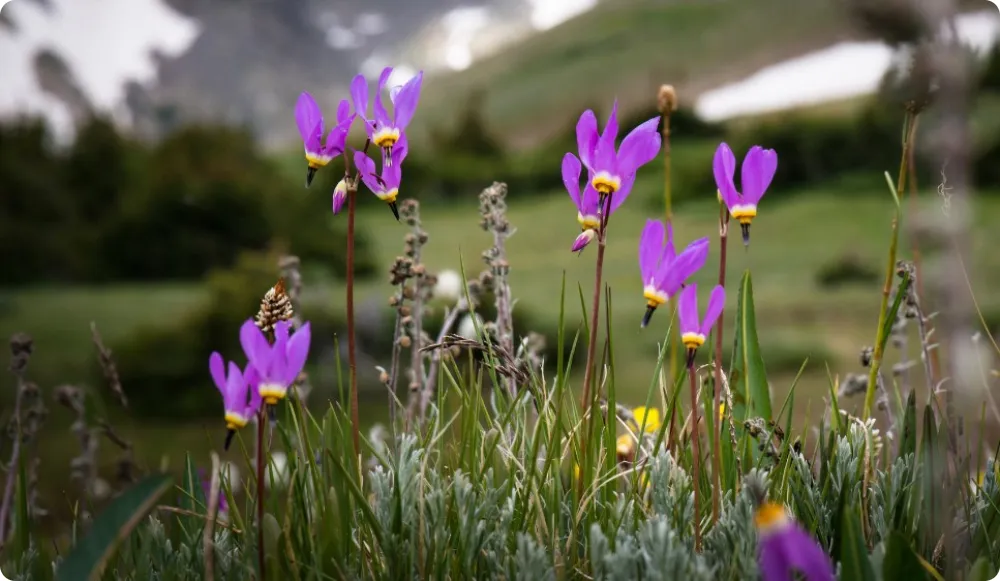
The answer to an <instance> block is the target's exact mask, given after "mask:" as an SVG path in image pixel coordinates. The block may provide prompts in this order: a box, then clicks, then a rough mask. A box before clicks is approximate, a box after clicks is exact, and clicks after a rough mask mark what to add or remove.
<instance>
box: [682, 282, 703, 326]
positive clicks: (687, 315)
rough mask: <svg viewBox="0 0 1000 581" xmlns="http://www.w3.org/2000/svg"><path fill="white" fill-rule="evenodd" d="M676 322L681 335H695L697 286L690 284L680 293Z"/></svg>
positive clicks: (696, 324)
mask: <svg viewBox="0 0 1000 581" xmlns="http://www.w3.org/2000/svg"><path fill="white" fill-rule="evenodd" d="M677 322H678V324H679V325H680V331H681V333H697V332H698V331H699V329H700V325H699V324H698V285H697V284H696V283H691V284H689V285H687V286H686V287H684V290H682V291H681V297H680V298H679V299H677Z"/></svg>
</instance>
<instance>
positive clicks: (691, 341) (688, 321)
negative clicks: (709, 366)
mask: <svg viewBox="0 0 1000 581" xmlns="http://www.w3.org/2000/svg"><path fill="white" fill-rule="evenodd" d="M725 304H726V289H724V288H722V286H721V285H715V288H713V289H712V294H711V295H709V297H708V308H706V309H705V319H704V320H702V321H701V322H699V321H698V285H697V284H691V285H688V287H687V288H685V289H684V290H683V291H681V298H679V299H678V300H677V320H678V323H679V324H680V331H681V341H682V342H683V343H684V346H685V347H687V352H688V367H690V366H691V365H692V364H693V363H694V355H695V353H696V352H697V351H698V347H701V346H702V345H703V344H704V343H705V337H706V336H707V335H708V332H709V331H711V330H712V325H714V324H715V321H716V320H717V319H718V318H719V314H720V313H722V307H723V306H725Z"/></svg>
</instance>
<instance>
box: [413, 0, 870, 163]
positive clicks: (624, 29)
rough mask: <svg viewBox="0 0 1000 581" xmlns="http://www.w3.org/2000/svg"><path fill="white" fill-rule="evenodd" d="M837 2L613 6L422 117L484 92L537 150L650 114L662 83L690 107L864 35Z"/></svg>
mask: <svg viewBox="0 0 1000 581" xmlns="http://www.w3.org/2000/svg"><path fill="white" fill-rule="evenodd" d="M857 35H858V33H857V32H856V31H854V30H852V27H851V26H850V25H849V23H848V22H847V20H846V18H845V17H844V15H843V12H842V10H841V8H840V7H839V6H838V5H837V2H834V1H832V0H754V1H753V2H746V1H745V0H628V1H606V2H603V3H601V4H599V5H598V7H597V8H595V9H594V10H592V11H591V12H588V13H586V14H584V15H582V16H580V17H578V18H575V19H572V20H570V21H567V22H565V23H563V24H562V25H560V26H558V27H555V28H553V29H551V30H549V31H546V32H544V33H541V34H538V35H536V36H534V37H532V38H529V39H527V40H525V41H524V42H520V43H517V44H516V45H514V46H511V47H509V48H508V49H506V50H504V51H502V52H501V53H499V54H496V55H493V56H492V57H490V58H487V59H484V60H483V61H481V62H477V63H476V64H475V65H474V66H473V67H471V68H469V69H468V70H467V71H463V72H461V73H457V74H450V75H441V76H438V77H435V78H434V79H433V81H432V82H428V83H427V84H426V88H425V93H424V96H423V98H422V104H421V107H422V117H423V118H424V119H426V120H428V121H430V122H431V123H439V122H442V121H443V120H447V119H448V118H449V117H450V115H453V112H454V107H455V100H456V99H462V98H463V97H464V96H465V95H468V94H469V92H470V91H472V90H476V89H481V90H484V91H486V93H487V98H486V105H485V107H486V118H487V121H488V122H490V124H491V125H492V126H494V127H496V128H497V130H498V131H500V132H501V134H502V136H503V137H504V138H506V139H508V140H511V141H512V142H514V143H516V144H523V143H534V142H536V140H538V139H540V138H543V137H545V136H548V135H551V134H552V133H553V132H554V131H558V130H559V129H560V128H562V127H564V126H565V124H566V123H570V122H572V121H573V119H574V117H575V116H576V115H577V114H578V111H580V110H582V109H583V108H585V107H588V106H593V105H595V104H602V105H605V104H609V103H610V102H611V100H612V99H614V98H615V97H617V98H618V99H619V100H620V102H621V104H622V105H623V106H624V107H625V108H626V109H633V108H636V107H639V106H642V107H648V106H651V105H652V104H653V103H654V99H655V91H656V88H657V87H659V85H660V84H662V83H672V84H674V85H675V86H676V87H677V88H678V90H679V92H680V97H681V99H683V100H684V101H685V102H686V103H688V104H690V103H691V102H692V101H693V100H694V98H695V97H696V96H697V95H698V94H699V93H700V92H702V91H704V90H707V89H710V88H713V87H715V86H719V85H723V84H725V83H727V82H731V81H733V80H736V79H739V78H741V77H743V76H746V75H747V74H750V73H752V72H753V71H755V70H757V69H759V68H761V67H764V66H766V65H769V64H773V63H775V62H778V61H781V60H783V59H785V58H790V57H794V56H796V55H799V54H801V53H803V52H806V51H809V50H814V49H818V48H822V47H824V46H826V45H828V44H830V43H833V42H836V41H838V40H844V39H847V38H851V37H852V36H857Z"/></svg>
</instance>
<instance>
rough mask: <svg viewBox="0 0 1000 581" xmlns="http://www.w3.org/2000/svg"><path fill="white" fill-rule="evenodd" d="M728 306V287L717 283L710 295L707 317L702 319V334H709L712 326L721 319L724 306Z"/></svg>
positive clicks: (706, 310) (706, 311)
mask: <svg viewBox="0 0 1000 581" xmlns="http://www.w3.org/2000/svg"><path fill="white" fill-rule="evenodd" d="M724 306H726V289H724V288H722V285H718V284H717V285H715V288H713V289H712V294H710V295H709V296H708V307H707V308H706V309H705V318H704V319H702V321H701V334H702V335H705V336H706V337H707V336H708V332H709V331H711V330H712V326H713V325H715V322H716V321H717V320H718V319H719V314H720V313H722V308H723V307H724Z"/></svg>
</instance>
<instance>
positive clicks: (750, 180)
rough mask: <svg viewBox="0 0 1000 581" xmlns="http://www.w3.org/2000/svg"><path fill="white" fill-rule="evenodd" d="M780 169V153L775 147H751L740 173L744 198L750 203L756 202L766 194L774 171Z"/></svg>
mask: <svg viewBox="0 0 1000 581" xmlns="http://www.w3.org/2000/svg"><path fill="white" fill-rule="evenodd" d="M777 170H778V154H777V153H775V152H774V150H773V149H764V148H762V147H761V146H759V145H755V146H753V147H751V148H750V151H748V152H747V155H746V157H745V158H743V168H742V173H741V174H740V186H742V188H743V199H744V201H745V202H746V203H748V204H756V203H757V202H759V201H760V199H761V198H762V197H763V196H764V192H766V191H767V188H768V186H770V185H771V180H772V179H774V173H775V172H776V171H777Z"/></svg>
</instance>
